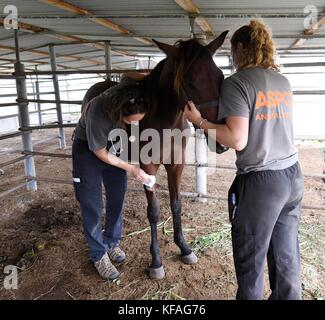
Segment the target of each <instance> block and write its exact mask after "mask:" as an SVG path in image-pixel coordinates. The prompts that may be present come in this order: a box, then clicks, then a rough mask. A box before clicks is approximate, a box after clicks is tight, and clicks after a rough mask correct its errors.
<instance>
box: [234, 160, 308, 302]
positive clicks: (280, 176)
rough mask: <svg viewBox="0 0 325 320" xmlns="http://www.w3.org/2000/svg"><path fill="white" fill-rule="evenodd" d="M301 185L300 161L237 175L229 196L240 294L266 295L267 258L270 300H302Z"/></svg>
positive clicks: (248, 296)
mask: <svg viewBox="0 0 325 320" xmlns="http://www.w3.org/2000/svg"><path fill="white" fill-rule="evenodd" d="M303 189H304V183H303V176H302V173H301V169H300V166H299V163H298V162H297V163H296V164H294V165H293V166H291V167H290V168H287V169H284V170H266V171H260V172H251V173H248V174H243V175H237V176H236V178H235V180H234V182H233V184H232V186H231V187H230V189H229V195H228V196H229V218H230V221H231V223H232V245H233V255H234V263H235V269H236V276H237V282H238V291H237V299H263V292H264V266H265V260H266V258H267V263H268V270H269V279H270V287H271V290H272V294H271V296H270V299H290V300H299V299H301V280H300V253H299V242H298V225H299V220H300V203H301V200H302V196H303ZM234 195H235V197H234ZM234 200H235V206H236V208H235V206H234V205H233V203H234Z"/></svg>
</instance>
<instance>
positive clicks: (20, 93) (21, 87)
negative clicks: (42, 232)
mask: <svg viewBox="0 0 325 320" xmlns="http://www.w3.org/2000/svg"><path fill="white" fill-rule="evenodd" d="M15 50H16V62H15V75H16V76H17V78H16V90H17V102H18V119H19V125H20V127H29V126H30V119H29V112H28V102H26V101H27V87H26V78H25V77H23V75H24V72H25V69H24V65H23V64H22V63H20V52H19V42H18V30H15ZM24 101H25V102H24ZM22 143H23V150H24V151H29V152H33V144H32V134H31V133H25V134H23V135H22ZM24 169H25V176H26V177H29V176H31V177H36V171H35V163H34V158H33V157H28V158H26V159H25V160H24ZM26 187H27V190H29V191H36V190H37V184H36V181H35V180H30V181H28V182H27V184H26Z"/></svg>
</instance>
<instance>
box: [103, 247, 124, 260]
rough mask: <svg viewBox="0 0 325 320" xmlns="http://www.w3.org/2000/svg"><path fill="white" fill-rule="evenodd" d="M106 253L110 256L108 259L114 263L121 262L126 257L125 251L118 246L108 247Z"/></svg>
mask: <svg viewBox="0 0 325 320" xmlns="http://www.w3.org/2000/svg"><path fill="white" fill-rule="evenodd" d="M107 253H108V256H109V257H110V259H111V260H112V261H113V262H115V263H121V262H123V261H124V260H125V258H126V255H125V253H124V252H123V250H122V249H121V248H120V247H119V246H116V247H114V248H112V249H109V250H108V251H107Z"/></svg>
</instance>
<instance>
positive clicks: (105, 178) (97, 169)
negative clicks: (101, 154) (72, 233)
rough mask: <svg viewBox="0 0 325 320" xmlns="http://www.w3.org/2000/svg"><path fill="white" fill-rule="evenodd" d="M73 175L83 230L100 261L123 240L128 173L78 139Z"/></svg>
mask: <svg viewBox="0 0 325 320" xmlns="http://www.w3.org/2000/svg"><path fill="white" fill-rule="evenodd" d="M72 167H73V169H72V175H73V180H74V182H73V184H74V190H75V195H76V198H77V200H78V201H79V203H80V208H81V216H82V223H83V230H84V234H85V238H86V241H87V243H88V245H89V249H90V258H91V260H92V261H94V262H96V261H99V260H100V259H101V258H102V256H103V255H104V254H105V253H106V251H107V250H108V249H109V248H112V247H114V246H116V245H118V244H119V242H120V240H121V236H122V223H123V204H124V196H125V193H126V190H127V174H126V171H125V170H122V169H120V168H117V167H114V166H111V165H109V164H107V163H105V162H103V161H101V160H100V159H98V158H97V157H96V155H95V154H94V153H93V152H92V151H91V150H89V148H88V144H87V141H84V140H80V139H78V138H76V137H75V138H74V140H73V144H72ZM102 182H103V184H104V187H105V191H106V223H105V228H104V232H103V231H102V210H103V201H102Z"/></svg>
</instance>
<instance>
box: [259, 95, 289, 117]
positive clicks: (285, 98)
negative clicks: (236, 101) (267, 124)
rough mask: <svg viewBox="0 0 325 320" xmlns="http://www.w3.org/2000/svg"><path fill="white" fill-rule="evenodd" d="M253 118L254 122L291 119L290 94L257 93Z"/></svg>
mask: <svg viewBox="0 0 325 320" xmlns="http://www.w3.org/2000/svg"><path fill="white" fill-rule="evenodd" d="M254 116H255V120H256V121H268V120H272V119H292V92H291V91H271V90H270V91H266V92H264V91H258V93H257V97H256V103H255V114H254Z"/></svg>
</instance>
